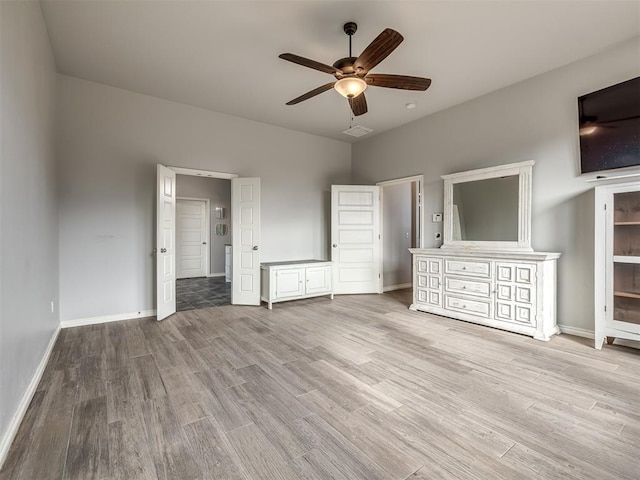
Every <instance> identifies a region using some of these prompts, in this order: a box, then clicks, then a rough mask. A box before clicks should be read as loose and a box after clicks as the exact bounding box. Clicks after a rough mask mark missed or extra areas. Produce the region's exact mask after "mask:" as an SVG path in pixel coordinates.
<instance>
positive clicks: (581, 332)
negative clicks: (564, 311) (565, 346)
mask: <svg viewBox="0 0 640 480" xmlns="http://www.w3.org/2000/svg"><path fill="white" fill-rule="evenodd" d="M558 327H559V328H560V332H561V333H566V334H567V335H575V336H576V337H584V338H591V339H594V338H596V334H595V332H594V331H593V330H585V329H584V328H576V327H569V326H567V325H558Z"/></svg>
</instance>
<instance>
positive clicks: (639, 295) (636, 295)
mask: <svg viewBox="0 0 640 480" xmlns="http://www.w3.org/2000/svg"><path fill="white" fill-rule="evenodd" d="M613 295H614V296H616V297H625V298H637V299H640V293H634V292H613Z"/></svg>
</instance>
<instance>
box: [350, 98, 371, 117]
mask: <svg viewBox="0 0 640 480" xmlns="http://www.w3.org/2000/svg"><path fill="white" fill-rule="evenodd" d="M348 100H349V106H350V107H351V111H352V112H353V114H354V115H355V116H356V117H357V116H359V115H363V114H365V113H367V99H366V98H365V96H364V93H361V94H360V95H358V96H357V97H354V98H349V99H348Z"/></svg>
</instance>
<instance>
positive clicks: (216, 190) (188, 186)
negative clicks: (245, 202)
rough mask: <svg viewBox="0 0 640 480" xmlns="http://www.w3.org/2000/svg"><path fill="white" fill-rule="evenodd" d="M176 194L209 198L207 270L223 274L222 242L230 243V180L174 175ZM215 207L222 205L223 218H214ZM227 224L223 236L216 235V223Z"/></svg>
mask: <svg viewBox="0 0 640 480" xmlns="http://www.w3.org/2000/svg"><path fill="white" fill-rule="evenodd" d="M176 195H177V196H178V197H191V198H208V199H209V200H210V207H211V211H210V215H209V260H210V261H209V264H210V266H209V272H210V273H222V274H224V244H225V243H231V180H225V179H223V178H203V177H193V176H190V175H178V176H177V177H176ZM215 207H224V208H225V210H226V213H227V218H226V219H225V220H218V219H217V218H216V211H215ZM218 222H222V223H225V224H226V225H227V228H228V232H229V233H227V235H225V236H217V235H216V230H215V227H216V223H218Z"/></svg>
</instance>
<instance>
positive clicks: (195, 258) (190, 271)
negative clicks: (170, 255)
mask: <svg viewBox="0 0 640 480" xmlns="http://www.w3.org/2000/svg"><path fill="white" fill-rule="evenodd" d="M176 205H177V206H176V246H177V249H176V274H177V278H194V277H206V276H207V270H208V268H207V216H206V211H207V208H206V207H207V202H206V201H204V200H182V199H178V201H177V204H176Z"/></svg>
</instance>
